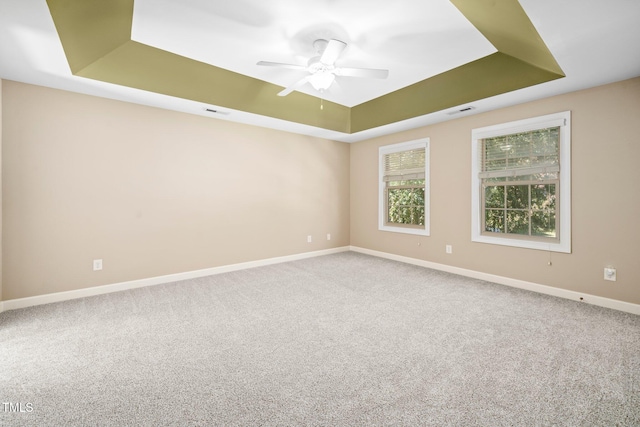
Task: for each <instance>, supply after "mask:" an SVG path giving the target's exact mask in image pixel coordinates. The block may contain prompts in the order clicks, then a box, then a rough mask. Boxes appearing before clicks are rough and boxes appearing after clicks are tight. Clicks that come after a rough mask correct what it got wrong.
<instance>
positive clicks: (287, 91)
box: [278, 76, 311, 96]
mask: <svg viewBox="0 0 640 427" xmlns="http://www.w3.org/2000/svg"><path fill="white" fill-rule="evenodd" d="M309 77H311V76H307V77H305V78H303V79H301V80H298V81H297V82H296V83H294V84H292V85H291V86H289V87H288V88H286V89H284V90H283V91H281V92H278V96H287V95H289V94H290V93H291V92H293V91H294V90H296V89H298V88H300V87H302V86H304V85H305V83H307V82H308V81H309Z"/></svg>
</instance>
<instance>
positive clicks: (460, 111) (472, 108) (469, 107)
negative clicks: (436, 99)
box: [447, 106, 476, 116]
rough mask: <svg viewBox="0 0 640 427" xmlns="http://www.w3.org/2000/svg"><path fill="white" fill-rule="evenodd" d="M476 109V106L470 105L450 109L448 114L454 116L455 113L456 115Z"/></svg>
mask: <svg viewBox="0 0 640 427" xmlns="http://www.w3.org/2000/svg"><path fill="white" fill-rule="evenodd" d="M475 109H476V107H472V106H468V107H464V108H461V109H459V110H454V111H449V112H448V113H447V115H448V116H454V115H456V114H460V113H466V112H468V111H471V110H475Z"/></svg>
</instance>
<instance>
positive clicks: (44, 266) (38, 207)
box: [0, 78, 640, 304]
mask: <svg viewBox="0 0 640 427" xmlns="http://www.w3.org/2000/svg"><path fill="white" fill-rule="evenodd" d="M0 93H1V96H2V98H1V101H2V106H3V110H2V117H3V121H2V122H0V126H3V127H2V140H1V141H0V143H1V144H2V151H3V156H2V183H3V194H2V201H3V209H2V230H3V231H4V235H3V236H2V243H3V244H2V261H3V265H4V269H3V271H2V282H1V283H0V285H1V287H0V291H1V292H2V293H1V298H3V299H4V300H10V299H14V298H22V297H28V296H34V295H41V294H46V293H52V292H60V291H65V290H73V289H80V288H85V287H92V286H97V285H102V284H108V283H118V282H122V281H127V280H134V279H141V278H148V277H154V276H159V275H164V274H171V273H179V272H185V271H191V270H197V269H202V268H208V267H215V266H220V265H227V264H233V263H238V262H244V261H251V260H258V259H265V258H270V257H276V256H281V255H289V254H296V253H302V252H308V251H314V250H320V249H327V248H331V247H340V246H345V245H349V244H351V245H354V246H359V247H363V248H368V249H373V250H378V251H383V252H388V253H393V254H398V255H404V256H409V257H413V258H417V259H423V260H428V261H432V262H436V263H442V264H448V265H452V266H457V267H461V268H467V269H471V270H476V271H481V272H487V273H491V274H497V275H500V276H506V277H512V278H515V279H521V280H526V281H531V282H535V283H540V284H545V285H549V286H555V287H558V288H564V289H568V290H573V291H577V292H584V293H586V294H592V295H599V296H604V297H608V298H613V299H617V300H622V301H627V302H631V303H636V304H638V303H640V263H639V262H638V252H639V251H638V245H639V244H640V223H639V222H638V218H640V190H638V185H639V184H640V168H639V167H637V166H636V162H637V159H640V144H638V143H637V140H638V138H637V135H639V134H640V121H639V120H638V112H640V78H636V79H632V80H628V81H625V82H620V83H615V84H612V85H607V86H602V87H598V88H594V89H589V90H585V91H580V92H575V93H572V94H567V95H561V96H557V97H553V98H548V99H544V100H540V101H536V102H532V103H528V104H523V105H519V106H515V107H511V108H507V109H502V110H497V111H493V112H489V113H484V114H478V115H475V116H470V117H464V118H459V119H456V120H452V121H448V122H445V123H440V124H437V125H433V126H428V127H424V128H420V129H415V130H411V131H407V132H403V133H399V134H395V135H390V136H386V137H382V138H377V139H374V140H370V141H365V142H360V143H355V144H351V145H347V144H343V143H338V142H332V141H327V140H322V139H317V138H311V137H305V136H301V135H294V134H288V133H284V132H278V131H273V130H268V129H263V128H257V127H251V126H245V125H239V124H234V123H231V122H225V121H221V120H214V119H208V118H203V117H199V116H193V115H188V114H181V113H176V112H171V111H165V110H160V109H154V108H149V107H144V106H139V105H134V104H128V103H122V102H117V101H112V100H106V99H101V98H95V97H89V96H84V95H78V94H74V93H70V92H63V91H57V90H53V89H46V88H41V87H36V86H31V85H26V84H21V83H16V82H11V81H4V82H2V90H1V92H0ZM565 110H571V111H572V121H573V122H572V133H573V139H572V157H573V159H572V168H573V171H572V172H573V182H572V185H573V191H572V202H573V217H572V221H573V227H572V228H573V253H571V254H559V253H552V254H549V253H547V252H543V251H535V250H526V249H518V248H510V247H503V246H493V245H487V244H480V243H471V241H470V235H471V230H470V215H471V205H470V197H471V196H470V182H471V177H470V163H471V150H470V145H471V141H470V135H471V129H473V128H476V127H482V126H487V125H491V124H497V123H502V122H506V121H511V120H518V119H523V118H528V117H532V116H537V115H543V114H549V113H553V112H557V111H565ZM422 137H430V138H431V204H432V207H431V236H429V237H418V236H411V235H401V234H395V233H389V232H380V231H378V230H377V197H378V196H377V179H378V177H377V164H378V159H377V153H378V152H377V149H378V147H379V146H381V145H386V144H391V143H396V142H402V141H408V140H413V139H417V138H422ZM596 168H600V170H599V171H598V172H595V171H596ZM349 183H350V188H349ZM327 233H331V235H332V240H331V241H330V242H327V241H326V240H325V239H324V238H325V236H326V234H327ZM308 234H312V235H313V236H314V242H313V243H311V244H308V243H306V236H307V235H308ZM418 243H420V246H418ZM446 244H451V245H453V254H451V255H447V254H445V251H444V246H445V245H446ZM97 258H101V259H103V260H104V270H103V271H101V272H93V271H92V270H91V263H92V260H93V259H97ZM550 258H551V260H552V262H553V265H552V266H551V267H549V266H548V265H547V263H548V261H549V259H550ZM606 265H612V266H615V267H616V268H617V269H618V281H617V282H615V283H613V282H605V281H604V280H603V278H602V276H603V272H602V269H603V267H604V266H606Z"/></svg>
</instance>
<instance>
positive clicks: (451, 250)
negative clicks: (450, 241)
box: [444, 245, 453, 254]
mask: <svg viewBox="0 0 640 427" xmlns="http://www.w3.org/2000/svg"><path fill="white" fill-rule="evenodd" d="M444 250H445V251H446V252H447V253H448V254H452V253H453V247H452V246H451V245H446V246H445V247H444Z"/></svg>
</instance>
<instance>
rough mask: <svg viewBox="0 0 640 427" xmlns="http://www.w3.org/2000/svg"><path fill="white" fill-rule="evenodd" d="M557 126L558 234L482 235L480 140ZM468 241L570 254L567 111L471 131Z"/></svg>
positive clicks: (569, 142)
mask: <svg viewBox="0 0 640 427" xmlns="http://www.w3.org/2000/svg"><path fill="white" fill-rule="evenodd" d="M555 126H559V127H560V173H559V181H560V182H559V184H558V193H559V195H560V197H559V199H560V202H559V204H558V215H559V216H560V220H559V235H558V240H557V241H540V240H533V239H519V238H518V237H517V236H514V235H511V234H510V235H508V236H509V237H500V236H489V235H486V234H482V212H483V209H482V206H481V203H482V195H481V179H480V177H479V173H480V156H482V150H481V146H482V140H483V139H485V138H493V137H496V136H503V135H510V134H514V133H519V132H528V131H534V130H538V129H545V128H549V127H555ZM471 241H473V242H479V243H490V244H495V245H504V246H514V247H519V248H528V249H538V250H544V251H552V252H564V253H571V112H570V111H564V112H560V113H554V114H549V115H546V116H540V117H534V118H530V119H525V120H518V121H513V122H509V123H503V124H498V125H493V126H487V127H483V128H478V129H473V130H472V132H471Z"/></svg>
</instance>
